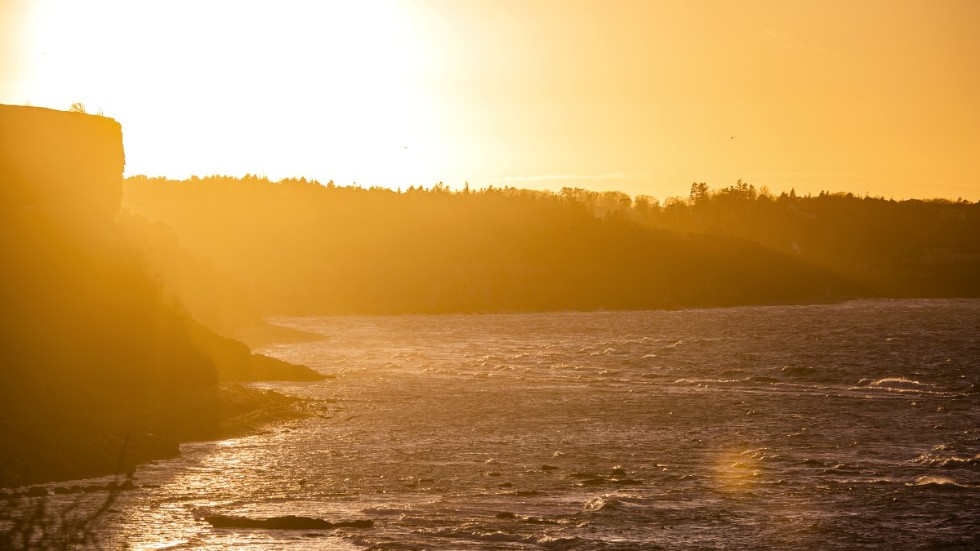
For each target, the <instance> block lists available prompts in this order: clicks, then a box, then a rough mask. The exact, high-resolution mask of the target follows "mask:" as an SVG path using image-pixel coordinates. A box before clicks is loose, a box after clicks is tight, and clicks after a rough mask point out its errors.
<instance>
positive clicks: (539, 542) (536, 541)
mask: <svg viewBox="0 0 980 551" xmlns="http://www.w3.org/2000/svg"><path fill="white" fill-rule="evenodd" d="M418 533H419V534H423V535H426V536H435V537H440V538H452V539H465V540H472V541H481V542H488V543H489V542H492V543H518V544H525V545H535V546H538V547H543V548H545V549H572V548H574V547H578V546H579V545H582V544H583V543H585V540H582V539H581V538H575V537H572V538H565V537H560V536H553V535H549V534H543V535H522V534H512V533H508V532H501V531H499V530H495V531H492V532H491V531H481V530H472V529H470V528H443V529H440V530H422V531H419V532H418Z"/></svg>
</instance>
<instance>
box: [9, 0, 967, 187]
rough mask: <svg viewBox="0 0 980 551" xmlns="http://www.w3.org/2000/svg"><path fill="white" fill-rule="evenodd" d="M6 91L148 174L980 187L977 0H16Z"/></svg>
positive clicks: (377, 181) (367, 180)
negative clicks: (91, 134) (72, 108)
mask: <svg viewBox="0 0 980 551" xmlns="http://www.w3.org/2000/svg"><path fill="white" fill-rule="evenodd" d="M2 9H3V12H2V16H3V17H2V20H3V23H2V25H3V29H2V30H3V33H2V34H4V35H5V36H6V38H4V40H5V42H4V48H3V49H4V51H5V52H6V59H4V60H3V63H2V65H0V70H2V73H0V77H2V79H0V102H3V103H15V104H27V103H30V104H31V105H36V106H48V107H54V108H60V109H65V108H67V107H68V106H69V105H70V104H71V103H73V102H76V101H79V102H82V103H84V104H85V105H86V107H87V108H88V110H89V111H90V112H97V111H101V112H103V113H105V114H106V115H107V116H111V117H113V118H116V119H117V120H119V121H121V122H122V123H123V124H124V126H125V128H126V132H125V140H126V150H127V161H128V162H127V169H126V170H127V174H148V175H163V176H168V177H178V178H182V177H187V176H190V175H206V174H215V173H218V174H231V175H242V174H245V173H258V174H264V175H268V176H269V177H271V178H276V179H277V178H282V177H289V176H297V177H298V176H306V177H310V178H317V179H320V180H322V181H326V180H330V179H333V180H335V181H337V182H338V183H341V184H345V185H346V184H351V183H353V182H357V183H358V184H361V185H365V186H370V185H382V186H389V187H407V186H409V185H418V184H424V185H426V186H429V185H432V184H434V183H436V182H438V181H444V182H446V183H447V184H449V185H451V186H453V187H456V188H458V187H461V186H462V184H463V183H464V182H466V181H469V182H470V183H471V184H472V185H476V186H487V185H497V186H500V185H511V186H516V187H529V188H536V189H558V188H561V187H563V186H573V187H587V188H591V189H600V190H606V189H616V190H621V191H625V192H627V193H631V194H639V193H644V194H651V195H654V196H657V197H661V198H662V197H667V196H670V195H686V190H687V188H688V186H689V185H690V183H691V182H692V181H699V182H700V181H706V182H708V183H709V184H710V185H713V186H724V185H730V184H732V183H733V182H734V181H735V180H737V179H739V178H742V179H744V180H747V181H749V182H752V183H753V184H756V185H759V186H761V185H765V186H768V187H770V188H771V189H773V190H776V191H779V190H784V189H786V190H788V189H789V188H791V187H795V188H796V189H797V191H801V192H814V193H816V192H818V191H820V190H822V189H827V190H833V191H852V192H855V193H859V194H863V193H865V192H868V193H871V194H878V195H884V196H886V197H887V196H894V197H896V198H903V197H935V196H943V197H949V198H954V199H955V198H956V197H963V198H966V199H970V200H976V199H980V183H978V182H980V169H978V167H977V164H976V163H975V161H974V160H973V158H972V157H973V156H974V155H975V152H976V151H978V150H980V106H978V102H977V101H976V99H975V98H977V97H980V72H978V71H976V70H974V68H976V67H978V66H980V38H978V36H980V35H978V34H977V33H976V32H975V29H976V28H978V27H980V4H977V3H976V2H968V1H963V2H943V3H938V4H937V3H933V2H899V3H894V2H862V3H859V4H853V3H849V2H813V3H785V2H776V1H752V2H739V3H720V2H625V1H623V2H612V3H609V2H594V1H583V2H557V1H550V0H547V1H535V2H513V1H503V2H499V1H494V2H490V1H483V0H475V1H467V2H450V1H441V0H429V1H425V0H418V1H413V0H377V1H370V2H368V1H360V2H300V1H291V2H276V3H259V2H230V1H214V2H185V1H179V2H152V1H148V2H125V1H111V0H102V1H99V2H85V3H79V2H59V1H56V0H41V1H38V2H26V1H24V0H13V1H8V2H5V3H4V5H3V8H2Z"/></svg>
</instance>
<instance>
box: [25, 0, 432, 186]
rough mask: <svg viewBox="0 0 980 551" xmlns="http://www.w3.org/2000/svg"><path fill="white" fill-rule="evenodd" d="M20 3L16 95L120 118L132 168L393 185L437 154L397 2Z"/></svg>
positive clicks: (417, 174)
mask: <svg viewBox="0 0 980 551" xmlns="http://www.w3.org/2000/svg"><path fill="white" fill-rule="evenodd" d="M102 13H105V14H106V15H105V16H104V17H103V16H102V15H100V14H102ZM189 14H193V17H189ZM32 15H33V17H32V21H33V23H32V26H31V33H30V35H31V46H30V48H29V50H30V55H31V56H32V59H31V61H30V63H29V65H30V67H31V68H32V69H31V75H30V78H29V82H30V86H29V89H27V90H25V91H24V94H25V96H26V97H27V100H28V101H30V102H31V103H32V104H34V105H44V106H51V107H57V108H66V107H67V106H68V105H70V104H71V103H73V102H76V101H80V102H82V103H84V104H85V105H86V107H87V108H88V110H89V111H90V112H98V111H101V112H104V114H106V115H107V116H111V117H114V118H116V119H118V120H120V121H125V122H126V125H125V139H126V149H127V154H128V158H127V172H128V173H130V174H134V173H146V174H151V175H155V174H161V175H167V176H173V177H187V176H190V175H205V174H212V173H227V172H228V167H239V173H245V172H251V173H257V174H265V175H268V176H270V177H274V178H281V177H288V176H302V175H313V174H328V175H330V177H331V178H334V179H336V180H337V181H338V182H343V183H351V182H352V181H355V180H356V181H357V182H358V183H363V184H365V185H392V186H394V185H399V184H402V183H405V182H411V181H413V180H421V179H422V178H423V175H424V174H428V173H430V168H431V167H429V166H427V165H428V164H431V163H432V162H433V161H434V159H435V158H436V157H438V151H437V147H436V145H435V144H434V140H433V135H434V133H435V132H436V129H437V127H438V120H437V116H436V115H435V113H434V112H433V110H432V109H430V108H429V106H428V104H427V102H426V99H425V96H424V95H423V94H422V93H421V85H420V83H419V80H418V78H417V76H418V75H419V74H420V73H421V72H422V71H423V70H424V59H425V55H424V52H423V51H422V50H421V48H422V47H423V45H424V41H422V40H420V39H419V37H417V36H415V34H416V33H417V32H418V30H417V29H416V27H414V26H413V16H412V14H411V13H410V12H409V11H407V10H406V9H405V8H404V6H402V5H401V4H399V3H397V2H390V1H367V2H361V1H359V2H317V3H301V2H282V3H278V2H277V3H275V4H256V3H240V2H204V3H201V2H171V3H167V4H166V5H160V4H152V5H150V4H144V3H133V2H108V1H104V2H99V3H94V4H93V3H85V4H82V3H68V4H65V3H55V2H41V3H39V4H38V5H37V6H36V9H35V10H34V12H33V14H32ZM83 20H84V21H86V22H92V23H91V24H86V25H79V24H78V21H83ZM227 129H234V131H233V132H227ZM419 183H421V182H419Z"/></svg>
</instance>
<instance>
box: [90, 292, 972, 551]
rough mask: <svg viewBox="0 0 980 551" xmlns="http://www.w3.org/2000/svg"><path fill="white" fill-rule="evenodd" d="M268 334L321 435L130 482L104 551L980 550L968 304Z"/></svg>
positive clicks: (239, 450)
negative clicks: (346, 525)
mask: <svg viewBox="0 0 980 551" xmlns="http://www.w3.org/2000/svg"><path fill="white" fill-rule="evenodd" d="M277 321H278V322H279V323H282V324H285V325H289V326H293V327H297V328H299V329H302V330H305V331H314V332H317V333H321V334H323V335H325V337H326V338H325V339H324V340H323V341H320V342H313V343H303V344H289V345H283V346H274V347H271V348H269V349H267V350H266V351H265V352H266V353H269V354H272V355H275V356H278V357H281V358H284V359H287V360H291V361H296V362H299V363H303V364H306V365H309V366H312V367H314V368H316V369H319V370H321V371H323V372H324V373H330V374H335V375H336V378H335V379H331V380H326V381H322V382H318V383H306V384H291V383H290V384H266V385H263V386H266V387H269V388H274V389H276V390H279V391H282V392H286V393H289V394H295V395H299V396H306V397H310V398H315V399H318V400H323V404H322V414H321V415H320V416H318V417H315V418H311V419H308V420H303V421H298V422H292V423H290V424H289V425H287V426H278V427H273V428H271V429H270V431H269V432H268V433H267V434H264V435H259V436H254V437H249V438H241V439H235V440H229V441H223V442H217V443H198V444H190V445H185V446H183V448H182V450H183V453H184V456H183V457H182V458H180V459H177V460H173V461H164V462H158V463H155V464H152V465H148V466H146V467H144V468H142V469H141V470H140V471H139V472H138V474H137V479H136V482H137V483H138V484H154V485H159V486H160V487H159V488H156V489H141V490H137V491H134V492H129V493H126V494H125V495H124V497H123V499H122V501H120V502H119V503H118V504H117V507H116V508H117V510H118V513H117V514H116V517H115V518H114V520H113V529H112V532H111V534H107V536H108V537H110V538H111V541H112V542H113V545H121V544H128V545H130V546H132V547H134V548H159V547H170V546H173V547H187V548H202V547H214V548H223V547H236V548H237V547H243V546H250V545H252V546H256V547H263V546H267V547H268V548H284V547H291V548H316V549H331V548H336V549H364V548H374V549H535V548H542V549H573V548H574V549H659V548H663V549H712V548H717V549H721V548H726V549H727V548H742V549H755V548H771V549H790V548H801V547H802V548H814V549H817V548H819V549H862V548H870V549H880V548H883V547H892V546H897V547H900V548H903V549H953V548H963V549H966V548H978V547H980V536H978V534H980V301H967V300H955V301H859V302H851V303H845V304H839V305H821V306H797V307H793V306H787V307H753V308H731V309H718V310H689V311H677V312H608V313H607V312H601V313H554V314H508V315H466V316H392V317H323V318H296V319H281V320H277ZM208 513H212V514H227V515H245V516H251V517H270V516H279V515H288V514H294V515H306V516H314V517H319V518H326V519H328V520H335V521H339V520H353V519H371V520H373V521H374V523H375V524H374V527H373V528H370V529H339V530H335V531H322V532H316V531H301V532H284V531H266V530H234V529H220V530H219V529H213V528H211V527H210V526H209V525H208V524H207V523H205V522H204V521H203V520H201V517H202V516H203V515H204V514H208Z"/></svg>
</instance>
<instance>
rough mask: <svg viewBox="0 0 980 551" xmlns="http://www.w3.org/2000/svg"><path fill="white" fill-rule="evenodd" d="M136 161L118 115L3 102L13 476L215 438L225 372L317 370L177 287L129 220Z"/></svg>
mask: <svg viewBox="0 0 980 551" xmlns="http://www.w3.org/2000/svg"><path fill="white" fill-rule="evenodd" d="M124 162H125V158H124V155H123V144H122V131H121V128H120V126H119V124H118V123H117V122H116V121H114V120H112V119H107V118H104V117H97V116H90V115H85V114H79V113H64V112H58V111H52V110H49V109H38V108H29V107H13V106H0V487H2V486H4V485H18V484H23V483H28V482H32V481H43V480H53V479H64V478H78V477H84V476H91V475H97V474H109V473H112V472H113V470H114V469H115V468H116V467H117V465H118V464H119V461H120V459H122V460H123V463H124V465H125V466H126V467H130V466H132V465H133V464H134V463H136V462H139V461H143V460H147V459H153V458H158V457H162V456H166V455H169V454H173V453H176V450H177V445H176V442H178V441H184V440H189V439H201V438H207V437H209V436H214V435H215V434H217V433H216V431H218V430H219V428H220V426H221V425H222V424H223V423H224V417H226V416H227V414H226V413H223V411H222V407H221V406H222V402H221V400H220V399H219V397H220V396H221V393H220V391H219V387H218V385H217V382H218V378H219V375H220V376H221V377H224V378H227V379H255V378H259V377H263V376H267V377H269V378H275V377H276V376H278V375H280V374H286V375H289V377H288V378H293V379H297V378H306V379H311V378H316V375H317V374H316V373H313V372H311V371H310V370H308V369H304V368H300V367H298V366H292V365H290V364H286V363H285V362H276V361H275V360H272V359H271V358H263V357H259V356H253V355H252V354H251V353H250V351H249V350H248V348H247V347H246V346H245V345H243V344H241V343H237V342H235V341H230V340H228V339H225V338H222V337H220V336H218V335H216V334H214V333H213V332H211V331H210V330H208V329H206V328H205V327H203V326H201V325H200V324H198V323H196V322H195V321H194V320H192V319H190V318H189V317H188V316H187V315H186V314H185V313H184V312H183V309H182V308H180V307H179V306H177V307H175V305H174V301H173V300H172V299H170V298H168V297H166V296H165V295H164V293H163V292H162V291H161V289H160V287H159V285H158V283H157V282H156V281H155V279H154V278H153V277H151V275H150V273H151V272H152V270H151V269H150V268H149V267H148V266H147V264H146V261H145V259H144V256H145V255H144V253H143V252H142V251H140V250H138V249H136V248H135V247H134V245H133V244H132V242H131V240H130V239H129V238H127V237H126V236H125V235H124V234H125V232H124V231H123V228H122V227H121V226H120V225H119V224H118V223H117V221H116V220H117V214H118V211H119V205H120V200H121V191H122V187H121V185H122V171H123V165H124ZM124 443H126V444H125V445H124ZM123 449H125V457H122V458H120V454H121V451H122V450H123Z"/></svg>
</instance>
